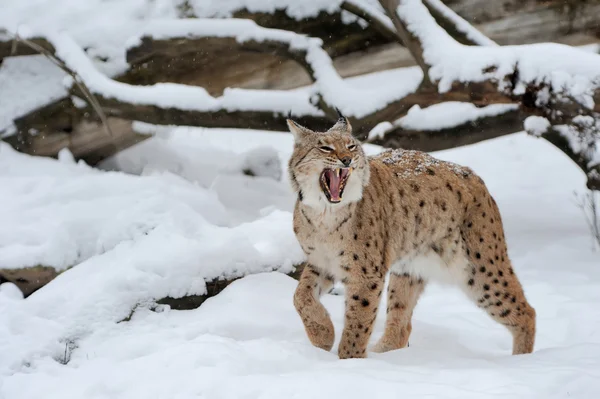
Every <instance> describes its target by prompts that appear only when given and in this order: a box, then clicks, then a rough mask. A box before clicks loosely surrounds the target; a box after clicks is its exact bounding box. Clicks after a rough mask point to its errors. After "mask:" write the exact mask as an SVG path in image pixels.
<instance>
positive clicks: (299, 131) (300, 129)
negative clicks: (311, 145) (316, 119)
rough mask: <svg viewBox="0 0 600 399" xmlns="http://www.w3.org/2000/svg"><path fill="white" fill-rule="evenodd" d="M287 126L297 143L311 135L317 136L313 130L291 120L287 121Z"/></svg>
mask: <svg viewBox="0 0 600 399" xmlns="http://www.w3.org/2000/svg"><path fill="white" fill-rule="evenodd" d="M287 124H288V128H289V129H290V132H292V134H293V135H294V140H295V141H296V143H299V142H301V141H302V140H304V139H305V138H306V137H307V136H309V135H311V134H315V132H313V131H312V130H310V129H307V128H305V127H304V126H300V125H299V124H297V123H296V122H294V121H293V120H291V119H288V120H287Z"/></svg>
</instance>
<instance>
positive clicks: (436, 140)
mask: <svg viewBox="0 0 600 399" xmlns="http://www.w3.org/2000/svg"><path fill="white" fill-rule="evenodd" d="M523 119H524V117H523V113H522V112H521V111H520V110H519V107H518V105H516V104H495V105H488V106H486V107H476V106H475V105H473V104H472V103H466V102H445V103H440V104H437V105H432V106H430V107H428V108H424V109H421V107H419V106H418V105H415V106H414V107H413V108H411V109H410V110H409V112H408V114H407V115H406V116H404V117H402V118H400V119H398V120H396V121H395V122H394V123H389V122H383V123H381V124H380V125H378V126H376V127H375V128H374V129H373V130H371V132H370V133H369V139H368V140H369V142H370V143H373V144H378V145H381V146H384V147H388V148H416V149H419V150H421V151H438V150H444V149H447V148H454V147H459V146H463V145H468V144H474V143H477V142H480V141H483V140H489V139H492V138H495V137H500V136H504V135H507V134H511V133H514V132H518V131H519V130H521V129H522V126H523Z"/></svg>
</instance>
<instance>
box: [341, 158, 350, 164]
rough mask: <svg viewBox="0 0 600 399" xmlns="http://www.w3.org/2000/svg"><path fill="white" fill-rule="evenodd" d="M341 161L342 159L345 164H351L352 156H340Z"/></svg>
mask: <svg viewBox="0 0 600 399" xmlns="http://www.w3.org/2000/svg"><path fill="white" fill-rule="evenodd" d="M340 161H342V163H343V164H344V166H350V163H351V162H352V158H350V157H343V158H340Z"/></svg>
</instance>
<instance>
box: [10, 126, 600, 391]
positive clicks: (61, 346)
mask: <svg viewBox="0 0 600 399" xmlns="http://www.w3.org/2000/svg"><path fill="white" fill-rule="evenodd" d="M136 128H137V129H138V130H143V131H145V132H147V133H148V132H150V131H154V133H155V134H156V136H155V137H153V138H151V139H149V140H147V141H145V142H143V143H141V144H140V145H138V146H137V147H133V148H131V149H130V150H127V151H125V152H123V153H122V154H120V155H119V156H118V157H116V158H115V159H112V160H111V161H110V162H107V163H106V165H104V166H105V167H106V168H119V167H123V169H129V170H128V171H129V172H130V173H129V174H125V173H123V172H107V171H98V170H92V169H90V168H89V167H87V166H85V165H82V164H74V163H73V162H72V161H71V160H70V159H69V156H68V155H69V154H68V153H63V155H62V157H61V158H62V160H61V161H55V160H49V159H42V158H32V157H29V156H26V155H22V154H17V153H15V152H13V151H12V150H10V149H8V147H6V146H2V147H0V151H2V152H1V154H2V156H0V162H1V164H0V179H1V180H2V181H1V182H0V183H1V185H2V187H3V189H4V190H3V196H2V197H1V198H2V200H1V201H2V203H1V204H0V210H1V212H3V213H2V215H1V216H0V218H1V219H2V220H3V224H2V226H0V229H2V231H3V233H2V234H0V249H1V250H2V251H5V250H6V249H7V248H9V249H11V252H12V259H13V263H12V266H13V267H17V266H19V264H20V265H21V266H27V265H30V264H31V258H32V254H36V253H37V255H36V256H38V261H42V260H43V261H52V256H50V255H49V254H51V253H55V254H59V253H63V252H64V253H74V251H73V249H72V247H73V246H79V250H80V251H82V253H83V254H85V256H83V257H82V259H80V260H79V261H80V262H81V263H79V264H77V266H75V267H73V268H71V269H69V270H67V271H65V272H63V273H62V274H61V275H60V276H59V277H58V278H57V279H56V280H54V281H53V282H52V283H50V284H49V285H48V286H46V287H44V288H43V289H41V290H40V291H38V292H36V293H34V294H33V295H32V296H31V297H29V298H27V299H26V300H21V299H20V297H19V296H18V295H15V292H14V287H13V286H10V285H7V284H3V285H2V286H0V353H2V356H1V357H0V375H1V376H2V377H1V378H0V381H1V383H0V397H2V398H6V399H21V398H23V399H25V398H36V397H43V398H47V399H54V398H71V397H72V398H81V397H85V398H90V399H96V398H128V399H135V398H148V397H153V398H187V397H208V398H238V397H245V398H258V397H260V398H264V399H267V398H277V399H279V398H282V397H297V398H321V397H323V398H325V397H347V398H359V397H364V396H365V395H369V396H373V397H390V396H393V395H395V393H397V392H401V393H402V396H403V397H407V398H411V397H424V396H430V397H436V398H456V397H460V398H477V399H485V398H493V397H497V396H506V397H519V398H563V397H571V398H582V399H584V398H590V397H594V395H595V393H596V392H598V389H600V374H599V371H598V370H600V335H599V333H598V331H600V310H598V307H597V303H598V301H600V292H599V291H598V289H597V286H598V284H600V269H598V267H597V266H598V253H597V252H593V250H592V245H591V237H590V235H589V231H588V229H587V225H586V222H585V219H584V217H583V214H582V213H581V210H580V209H579V208H578V207H577V205H576V204H575V203H574V201H573V195H572V193H573V191H576V192H583V190H584V187H585V176H584V175H583V174H582V173H581V171H580V170H579V169H578V168H577V167H576V166H575V165H574V164H572V163H571V161H570V160H569V159H567V157H565V156H564V155H563V154H562V153H560V152H559V151H558V150H556V149H555V148H554V147H552V146H551V145H550V144H549V143H547V142H545V141H543V140H537V139H535V138H533V137H531V136H528V135H526V134H525V133H519V134H516V135H512V136H508V137H503V138H500V139H495V140H490V141H487V142H483V143H478V144H476V145H472V146H468V147H463V148H458V149H454V150H449V151H443V152H439V153H437V154H435V155H436V156H438V157H439V158H442V159H444V160H448V161H452V162H457V163H460V164H462V165H465V166H469V167H471V168H473V169H474V170H475V171H476V172H477V173H478V174H479V175H481V176H482V178H483V179H484V180H485V181H486V184H487V185H488V187H489V189H490V191H491V192H492V194H493V195H494V197H495V198H496V201H497V202H498V205H499V207H500V209H501V212H502V215H503V221H504V224H505V227H506V232H507V241H508V245H509V250H510V256H511V258H512V260H513V263H514V265H515V270H516V271H517V273H518V275H519V277H520V279H521V280H522V282H523V284H524V287H525V290H526V293H527V295H528V299H529V300H530V302H531V303H532V304H533V305H534V306H535V308H536V310H537V314H538V334H537V342H536V351H535V352H534V353H533V354H532V355H524V356H518V357H514V356H510V348H511V339H510V335H509V334H508V332H507V331H506V330H505V329H503V328H502V327H501V326H499V325H497V324H496V323H494V322H493V321H492V320H490V319H489V318H487V316H485V314H484V313H483V312H481V311H480V310H478V309H477V308H476V307H475V306H474V305H473V304H471V303H470V302H469V301H468V300H467V299H466V298H465V297H464V295H463V294H461V293H460V292H459V291H458V290H456V289H453V288H450V287H445V286H439V285H433V284H432V285H430V286H428V288H427V289H426V292H425V294H424V295H423V298H422V299H421V301H420V302H419V305H418V306H417V308H416V311H415V315H414V319H413V333H412V336H411V340H410V347H409V348H406V349H403V350H400V351H394V352H390V353H386V354H375V353H369V359H366V360H349V361H340V360H338V358H337V355H336V352H335V349H336V346H334V350H333V351H332V352H331V353H328V352H325V351H322V350H320V349H317V348H314V347H312V346H311V345H310V343H309V341H308V339H307V338H306V335H305V332H304V329H303V327H302V323H301V320H300V318H299V317H298V316H297V314H296V313H295V310H294V308H293V304H292V295H293V291H294V289H295V287H296V282H295V280H293V279H291V278H290V277H287V276H285V275H283V274H282V273H279V272H275V273H272V272H269V271H270V270H274V269H275V270H278V271H280V272H286V271H289V270H291V268H292V265H293V264H295V263H297V262H299V261H301V260H302V258H303V256H302V254H301V251H300V250H299V248H298V244H297V243H296V242H295V238H294V236H293V233H292V231H291V230H292V228H291V213H290V211H291V206H292V204H293V195H292V194H291V192H290V189H289V187H288V185H287V182H286V181H277V180H275V179H274V177H275V176H268V175H267V176H263V177H249V176H245V175H243V174H241V173H239V165H242V164H243V161H242V160H243V159H249V160H260V159H263V158H265V159H268V160H272V159H273V157H272V156H273V154H274V153H273V151H276V153H277V154H278V157H279V159H280V160H281V161H282V162H283V163H284V162H285V161H286V160H287V158H288V157H289V155H290V153H291V150H292V146H293V143H292V137H291V135H289V134H279V133H272V132H248V131H236V130H232V129H228V130H222V129H197V128H176V129H171V128H168V127H161V128H154V129H152V128H151V127H150V126H148V125H138V126H136ZM266 146H270V147H272V149H271V150H266V149H265V147H266ZM367 150H368V152H369V153H371V154H373V153H377V152H378V151H380V149H379V148H378V147H376V146H368V148H367ZM211 154H212V158H210V156H211ZM205 157H209V158H205ZM219 158H222V161H221V162H220V163H219V162H218V161H216V160H217V159H219ZM531 160H535V162H532V161H531ZM213 162H214V165H215V166H214V167H213V169H212V170H210V169H209V170H204V168H205V167H207V165H210V164H213ZM228 163H232V164H235V165H238V166H236V167H232V168H231V169H228V168H227V167H226V166H227V164H228ZM259 164H262V163H261V162H259ZM498 165H502V167H498ZM282 169H283V171H282V172H283V173H285V165H282ZM193 171H196V173H195V174H194V173H192V172H193ZM223 177H226V178H234V179H239V180H237V183H235V185H234V186H232V185H231V184H227V183H226V184H223V185H221V189H215V188H216V187H218V186H219V185H218V184H217V183H216V182H217V181H218V180H219V179H221V178H223ZM265 182H269V184H271V185H270V186H268V189H263V187H264V186H263V184H264V183H265ZM244 186H245V188H247V189H248V190H253V189H256V190H255V191H254V195H255V197H256V198H258V197H259V196H260V195H261V194H262V196H263V198H262V201H263V202H262V203H258V204H256V207H255V208H254V209H250V208H251V207H252V206H251V205H247V207H248V208H247V209H241V208H237V209H236V208H235V206H234V205H232V206H229V205H226V200H227V198H233V199H236V198H235V197H236V196H239V195H240V194H238V188H244ZM275 187H278V188H279V193H280V194H277V193H276V190H275ZM226 188H227V189H226ZM219 190H223V191H219ZM261 190H262V192H261ZM274 192H275V194H272V193H274ZM241 195H242V196H245V195H246V194H245V193H244V192H242V194H241ZM277 195H282V196H283V197H287V198H288V199H289V200H291V202H290V203H287V204H279V205H277V203H276V201H274V202H273V203H271V204H270V206H269V207H266V209H265V207H264V204H265V203H267V202H269V201H271V199H272V198H274V197H276V196H277ZM540 199H542V200H540ZM240 202H243V198H241V199H239V201H238V203H240ZM7 206H8V207H9V208H8V209H7V208H6V207H7ZM67 209H68V212H67V211H66V210H67ZM109 211H113V213H112V214H109ZM242 213H247V215H248V216H247V217H248V220H246V221H242V220H240V217H239V215H240V214H242ZM251 217H253V218H254V219H252V220H250V218H251ZM80 218H81V219H82V220H81V223H80V224H77V223H75V222H76V221H77V220H78V219H80ZM84 223H85V225H84ZM34 229H35V230H34ZM25 230H28V232H27V233H24V231H25ZM7 233H11V234H10V235H8V234H7ZM83 234H86V236H85V237H80V235H83ZM57 237H63V239H58V238H57ZM32 238H33V239H32ZM7 240H8V241H7ZM92 244H98V245H92ZM100 244H102V245H103V247H104V248H103V249H102V250H99V251H96V252H94V251H93V249H98V248H99V246H100ZM42 246H44V248H45V250H44V251H40V250H39V248H41V247H42ZM0 253H2V254H4V252H0ZM3 256H4V255H3ZM44 257H46V259H44ZM84 257H85V258H86V259H83V258H84ZM4 262H5V260H4V258H2V260H1V261H0V263H2V264H4ZM67 263H68V262H67ZM67 263H62V264H63V265H65V264H67ZM59 265H61V263H60V262H59V263H57V264H56V266H57V267H59ZM258 272H266V273H260V274H253V275H250V276H248V277H244V278H242V279H241V280H238V281H236V282H234V283H232V284H231V285H229V286H228V287H227V288H226V289H225V290H224V291H223V292H222V293H220V294H219V295H217V296H216V297H213V298H211V299H209V300H207V301H206V302H205V303H204V304H203V305H202V306H201V307H200V308H198V309H196V310H192V311H175V310H170V309H169V308H168V307H166V306H160V307H158V308H155V306H154V305H153V304H152V303H153V300H155V299H157V298H160V297H163V296H167V295H171V296H181V295H184V294H193V293H196V294H201V293H203V292H204V290H205V286H204V281H205V280H208V279H211V278H215V277H218V276H223V275H224V276H236V275H237V276H239V275H242V274H246V273H258ZM323 302H324V304H325V306H326V307H327V309H328V310H329V312H330V313H331V316H332V319H333V323H334V325H335V328H336V332H337V338H338V340H339V336H340V332H341V328H342V325H343V320H344V319H343V317H344V316H343V304H344V300H343V297H340V296H336V295H325V296H324V298H323ZM133 308H135V312H134V313H133V315H132V317H131V320H130V321H128V322H122V323H117V322H118V321H120V320H122V319H124V318H126V317H128V316H129V315H130V312H131V310H132V309H133ZM381 308H382V309H383V311H382V312H383V313H384V312H385V305H383V306H382V307H381ZM151 309H154V311H152V310H151ZM383 313H380V314H379V317H378V319H377V322H376V328H375V330H374V334H373V337H372V342H374V341H375V340H376V339H377V338H378V337H379V336H381V334H382V332H383V321H384V318H383V316H384V314H383ZM65 360H68V363H67V364H66V365H64V364H63V363H65Z"/></svg>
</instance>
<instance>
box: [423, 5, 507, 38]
mask: <svg viewBox="0 0 600 399" xmlns="http://www.w3.org/2000/svg"><path fill="white" fill-rule="evenodd" d="M425 5H426V6H427V8H428V9H429V12H430V13H431V15H433V16H434V17H435V19H436V20H437V22H438V23H439V24H440V25H442V26H443V27H444V28H445V29H446V31H452V30H453V31H455V34H454V35H452V36H453V37H454V38H456V39H458V40H460V39H459V38H458V36H464V37H463V38H462V40H460V41H461V42H462V43H464V44H473V45H477V46H497V45H498V44H497V43H496V42H494V41H493V40H492V39H490V38H488V37H487V36H486V35H484V34H483V33H481V32H480V31H479V30H477V29H475V28H474V27H473V25H471V24H470V23H468V22H467V21H465V20H464V19H463V17H461V16H460V15H458V14H457V13H455V12H454V10H452V9H451V8H450V7H448V6H447V5H445V4H444V3H442V2H441V0H425Z"/></svg>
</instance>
